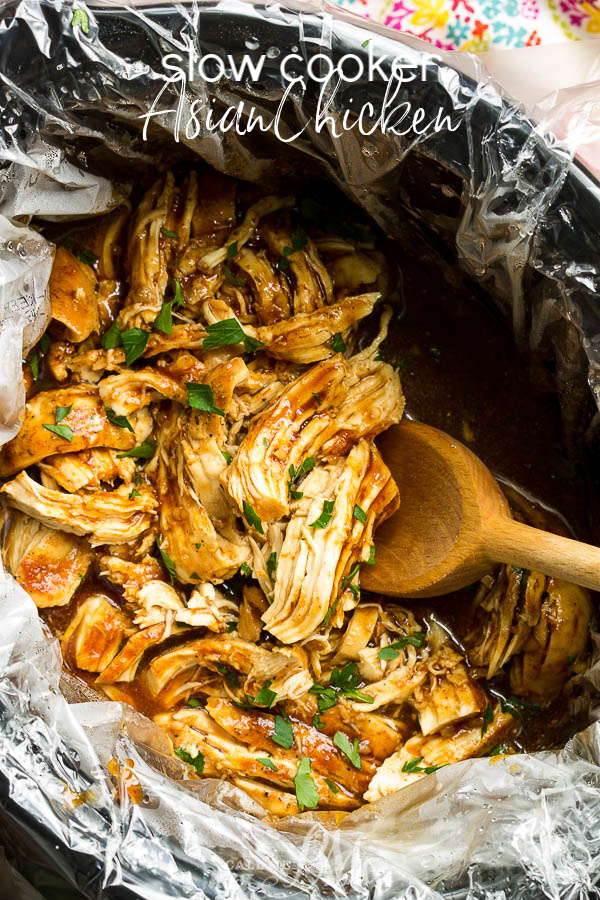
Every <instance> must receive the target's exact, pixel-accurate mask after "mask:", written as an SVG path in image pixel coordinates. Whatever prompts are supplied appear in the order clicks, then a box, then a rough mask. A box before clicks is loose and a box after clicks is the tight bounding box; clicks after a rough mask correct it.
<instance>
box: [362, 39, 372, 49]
mask: <svg viewBox="0 0 600 900" xmlns="http://www.w3.org/2000/svg"><path fill="white" fill-rule="evenodd" d="M370 43H371V38H367V39H366V41H363V42H362V44H361V45H360V46H361V47H363V48H366V47H368V46H369V44H370Z"/></svg>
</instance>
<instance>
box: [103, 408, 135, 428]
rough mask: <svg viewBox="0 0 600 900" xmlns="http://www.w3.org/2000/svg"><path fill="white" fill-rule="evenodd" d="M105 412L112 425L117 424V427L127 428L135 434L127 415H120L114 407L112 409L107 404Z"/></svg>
mask: <svg viewBox="0 0 600 900" xmlns="http://www.w3.org/2000/svg"><path fill="white" fill-rule="evenodd" d="M104 412H105V413H106V418H107V419H108V421H109V422H110V423H111V425H116V426H117V428H126V429H127V430H128V431H131V433H132V434H133V427H132V425H131V422H130V421H129V419H128V418H127V416H118V415H117V414H116V412H115V411H114V409H111V407H110V406H107V407H106V408H105V410H104Z"/></svg>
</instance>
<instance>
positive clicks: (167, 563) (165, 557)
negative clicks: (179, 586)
mask: <svg viewBox="0 0 600 900" xmlns="http://www.w3.org/2000/svg"><path fill="white" fill-rule="evenodd" d="M161 543H162V534H159V535H157V537H156V546H157V547H158V552H159V553H160V558H161V559H162V561H163V566H164V567H165V569H166V570H167V572H168V573H169V578H170V579H171V584H175V563H174V562H173V560H172V559H171V557H170V556H169V554H168V553H167V551H166V550H163V549H162V547H161V546H160V545H161Z"/></svg>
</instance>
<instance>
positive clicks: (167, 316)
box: [154, 300, 174, 334]
mask: <svg viewBox="0 0 600 900" xmlns="http://www.w3.org/2000/svg"><path fill="white" fill-rule="evenodd" d="M173 303H174V301H173V300H169V301H168V302H165V303H163V305H162V306H161V309H160V312H159V314H158V315H157V317H156V318H155V320H154V328H156V330H157V331H162V333H163V334H171V333H172V331H173Z"/></svg>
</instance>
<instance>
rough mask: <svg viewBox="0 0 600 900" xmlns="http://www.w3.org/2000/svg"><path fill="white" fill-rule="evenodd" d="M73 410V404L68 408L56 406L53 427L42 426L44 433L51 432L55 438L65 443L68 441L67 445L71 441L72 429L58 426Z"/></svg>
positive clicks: (67, 426)
mask: <svg viewBox="0 0 600 900" xmlns="http://www.w3.org/2000/svg"><path fill="white" fill-rule="evenodd" d="M72 409H73V404H72V403H71V405H70V406H57V407H56V411H55V413H54V421H55V422H56V424H55V425H44V428H45V429H46V431H51V432H52V434H55V435H56V436H57V437H60V438H63V440H65V441H69V443H70V442H71V441H72V440H73V437H74V435H73V429H72V428H70V427H69V425H59V424H58V423H59V422H62V420H63V419H66V417H67V416H68V415H69V413H70V412H71V410H72Z"/></svg>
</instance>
